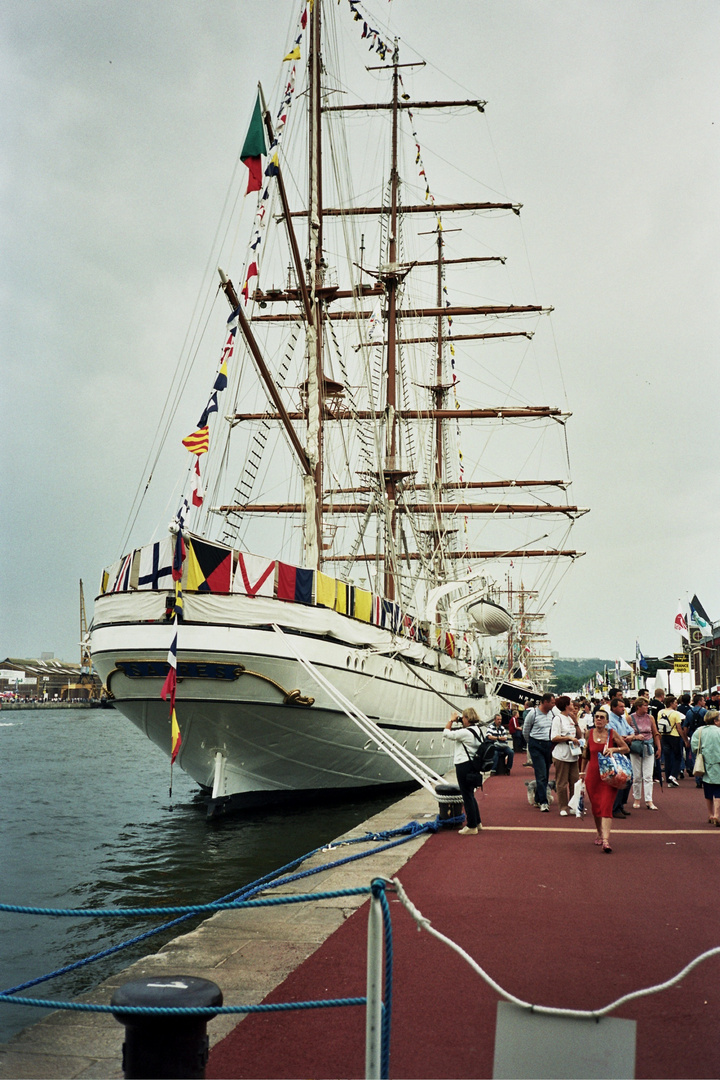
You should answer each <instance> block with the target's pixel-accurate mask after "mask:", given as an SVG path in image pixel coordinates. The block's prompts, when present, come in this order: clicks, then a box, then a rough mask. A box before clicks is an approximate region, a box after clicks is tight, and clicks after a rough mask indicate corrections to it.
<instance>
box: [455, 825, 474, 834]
mask: <svg viewBox="0 0 720 1080" xmlns="http://www.w3.org/2000/svg"><path fill="white" fill-rule="evenodd" d="M477 831H478V830H477V825H476V826H475V828H474V829H469V828H468V826H467V825H463V827H462V829H458V836H477Z"/></svg>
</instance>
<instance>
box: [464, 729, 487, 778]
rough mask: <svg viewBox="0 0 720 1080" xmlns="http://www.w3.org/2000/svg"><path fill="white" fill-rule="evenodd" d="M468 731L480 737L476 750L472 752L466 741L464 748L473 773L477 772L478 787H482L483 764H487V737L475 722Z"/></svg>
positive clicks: (477, 737)
mask: <svg viewBox="0 0 720 1080" xmlns="http://www.w3.org/2000/svg"><path fill="white" fill-rule="evenodd" d="M468 731H471V732H472V733H473V735H474V736H475V738H476V739H478V741H479V742H478V747H477V749H476V750H475V752H474V753H472V754H471V753H470V751H469V750H468V748H467V746H466V745H465V743H463V750H464V751H465V753H466V754H467V759H468V761H469V762H470V764H471V765H472V771H473V773H474V774H476V775H477V777H478V783H477V784H476V787H482V786H483V782H482V774H483V766H484V764H485V738H484V736H483V733H482V732H481V731H480V729H479V728H478V727H476V725H475V724H471V725H470V726H469V727H468Z"/></svg>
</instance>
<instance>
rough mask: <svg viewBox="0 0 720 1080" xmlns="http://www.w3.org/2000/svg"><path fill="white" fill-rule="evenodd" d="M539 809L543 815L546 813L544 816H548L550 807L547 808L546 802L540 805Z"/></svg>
mask: <svg viewBox="0 0 720 1080" xmlns="http://www.w3.org/2000/svg"><path fill="white" fill-rule="evenodd" d="M540 809H541V810H542V811H543V812H544V813H546V814H549V813H550V807H549V806H548V804H547V803H546V802H544V803H543V804H542V806H541V807H540Z"/></svg>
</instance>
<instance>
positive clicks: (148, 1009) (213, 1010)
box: [0, 994, 367, 1017]
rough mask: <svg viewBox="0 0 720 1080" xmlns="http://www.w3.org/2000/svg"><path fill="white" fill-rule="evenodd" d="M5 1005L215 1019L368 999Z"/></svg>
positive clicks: (11, 999)
mask: <svg viewBox="0 0 720 1080" xmlns="http://www.w3.org/2000/svg"><path fill="white" fill-rule="evenodd" d="M0 1002H4V1003H5V1004H6V1005H35V1006H37V1007H38V1008H40V1009H62V1010H64V1011H65V1012H97V1013H118V1014H121V1015H123V1016H125V1015H129V1016H209V1017H213V1016H218V1015H219V1014H220V1013H259V1012H289V1011H290V1010H292V1009H321V1008H331V1007H332V1008H337V1007H340V1006H344V1005H366V1004H367V998H364V997H359V998H320V999H318V1000H317V1001H279V1002H277V1003H276V1004H264V1005H216V1006H212V1007H210V1008H203V1007H201V1006H197V1007H190V1006H187V1007H185V1008H183V1007H178V1008H170V1007H160V1006H150V1005H147V1006H145V1005H142V1006H141V1005H94V1004H92V1003H91V1002H86V1001H51V1000H49V999H48V998H29V997H15V996H13V995H10V994H0Z"/></svg>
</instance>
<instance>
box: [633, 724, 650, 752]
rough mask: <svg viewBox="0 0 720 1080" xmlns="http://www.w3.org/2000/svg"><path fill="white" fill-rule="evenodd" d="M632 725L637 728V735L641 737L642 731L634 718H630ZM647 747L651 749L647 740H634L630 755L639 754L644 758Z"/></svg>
mask: <svg viewBox="0 0 720 1080" xmlns="http://www.w3.org/2000/svg"><path fill="white" fill-rule="evenodd" d="M630 723H631V724H632V726H633V727H634V728H635V734H636V735H639V734H640V729H639V728H638V726H637V724H636V723H635V719H634V717H632V716H631V717H630ZM646 746H647V747H648V749H649V744H648V743H647V742H646V741H645V739H633V741H632V742H631V743H630V753H631V754H639V755H640V757H642V756H643V754H644V753H645V747H646Z"/></svg>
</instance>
